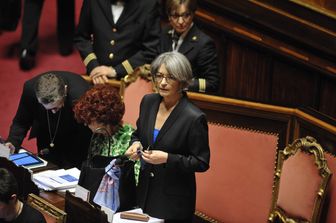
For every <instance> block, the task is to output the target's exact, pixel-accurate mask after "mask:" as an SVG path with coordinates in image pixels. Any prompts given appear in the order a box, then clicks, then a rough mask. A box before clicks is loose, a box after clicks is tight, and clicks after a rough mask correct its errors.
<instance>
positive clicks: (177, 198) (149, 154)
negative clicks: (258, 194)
mask: <svg viewBox="0 0 336 223" xmlns="http://www.w3.org/2000/svg"><path fill="white" fill-rule="evenodd" d="M151 73H152V75H153V77H154V83H155V85H156V88H157V91H158V93H156V94H149V95H146V96H144V98H143V99H142V102H141V106H140V115H139V118H138V121H137V129H136V130H135V132H134V133H133V135H132V140H131V146H130V147H129V149H128V150H127V152H126V155H127V156H128V157H129V158H130V159H133V160H134V159H139V158H140V159H141V160H142V163H141V164H142V165H141V168H140V176H139V184H138V193H137V199H138V205H139V206H140V207H141V208H142V209H143V211H144V213H147V214H149V215H151V216H153V217H156V218H161V219H165V222H166V223H172V222H174V223H176V222H180V223H191V222H192V219H193V215H194V211H195V203H196V180H195V172H204V171H206V170H207V169H208V168H209V162H210V149H209V139H208V124H207V120H206V117H205V114H204V113H203V112H202V111H201V110H200V109H199V108H197V107H196V106H194V105H193V104H192V103H191V102H190V101H189V99H188V97H187V94H186V93H185V92H184V89H186V88H187V87H188V85H189V83H190V82H191V79H192V71H191V66H190V63H189V61H188V59H187V58H186V57H185V56H184V55H182V54H181V53H178V52H167V53H163V54H161V55H160V56H158V57H157V58H156V59H155V60H154V61H153V63H152V64H151ZM141 147H143V149H144V150H142V151H141V150H140V151H139V148H141Z"/></svg>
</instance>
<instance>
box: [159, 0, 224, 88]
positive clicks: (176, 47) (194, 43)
mask: <svg viewBox="0 0 336 223" xmlns="http://www.w3.org/2000/svg"><path fill="white" fill-rule="evenodd" d="M165 9H166V13H167V16H168V19H169V23H170V25H169V26H167V27H164V28H163V29H162V31H161V36H160V53H163V52H167V51H178V52H180V53H182V54H184V55H185V56H186V57H187V58H188V60H189V61H190V63H191V67H192V70H193V83H192V84H191V85H190V86H189V90H191V91H197V92H206V93H216V92H217V91H218V88H219V84H220V80H219V68H218V61H217V51H216V46H215V43H214V41H213V40H212V39H211V38H210V37H209V36H208V35H206V34H205V33H204V32H202V31H201V30H200V29H199V28H198V27H197V26H196V25H195V24H194V23H193V18H194V15H195V11H196V9H197V1H196V0H166V6H165Z"/></svg>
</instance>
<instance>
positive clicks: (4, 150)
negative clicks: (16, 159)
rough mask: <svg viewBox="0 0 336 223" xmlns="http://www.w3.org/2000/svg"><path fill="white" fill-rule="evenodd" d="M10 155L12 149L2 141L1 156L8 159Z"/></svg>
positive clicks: (0, 145) (0, 146)
mask: <svg viewBox="0 0 336 223" xmlns="http://www.w3.org/2000/svg"><path fill="white" fill-rule="evenodd" d="M9 155H10V149H9V148H8V147H7V146H5V145H4V144H1V143H0V157H5V158H7V159H8V158H9Z"/></svg>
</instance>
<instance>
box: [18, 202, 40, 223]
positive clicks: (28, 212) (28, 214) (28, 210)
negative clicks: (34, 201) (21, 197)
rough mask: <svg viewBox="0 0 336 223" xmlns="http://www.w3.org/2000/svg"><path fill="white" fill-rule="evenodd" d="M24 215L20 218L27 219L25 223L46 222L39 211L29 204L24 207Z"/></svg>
mask: <svg viewBox="0 0 336 223" xmlns="http://www.w3.org/2000/svg"><path fill="white" fill-rule="evenodd" d="M21 213H22V215H21V216H20V217H21V218H22V219H25V220H26V221H25V222H29V223H30V222H31V223H42V222H46V221H45V218H44V216H43V214H42V213H41V212H39V211H38V210H36V209H34V208H32V207H31V206H29V205H28V204H24V205H23V210H22V212H21Z"/></svg>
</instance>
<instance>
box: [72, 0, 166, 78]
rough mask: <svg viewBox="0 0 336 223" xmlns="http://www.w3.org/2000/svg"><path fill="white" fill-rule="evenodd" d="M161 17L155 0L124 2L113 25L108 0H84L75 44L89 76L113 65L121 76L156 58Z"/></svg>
mask: <svg viewBox="0 0 336 223" xmlns="http://www.w3.org/2000/svg"><path fill="white" fill-rule="evenodd" d="M159 35H160V17H159V7H158V2H157V0H141V1H139V0H127V1H125V8H124V10H123V12H122V14H121V15H120V18H119V19H118V21H117V23H116V24H115V23H114V21H113V16H112V9H111V1H110V0H84V1H83V6H82V9H81V14H80V19H79V24H78V28H77V32H76V35H75V43H76V46H77V48H78V50H79V52H80V55H81V57H82V59H83V61H84V64H85V66H86V68H87V73H88V74H90V72H91V71H92V69H94V68H95V67H97V66H99V65H107V66H113V67H114V69H115V70H116V72H117V76H118V77H119V78H120V77H123V76H125V75H126V74H129V73H132V70H134V69H135V68H137V67H138V66H141V65H143V64H146V63H151V62H152V60H153V59H154V57H155V56H156V55H157V53H158V52H157V48H158V45H159Z"/></svg>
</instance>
